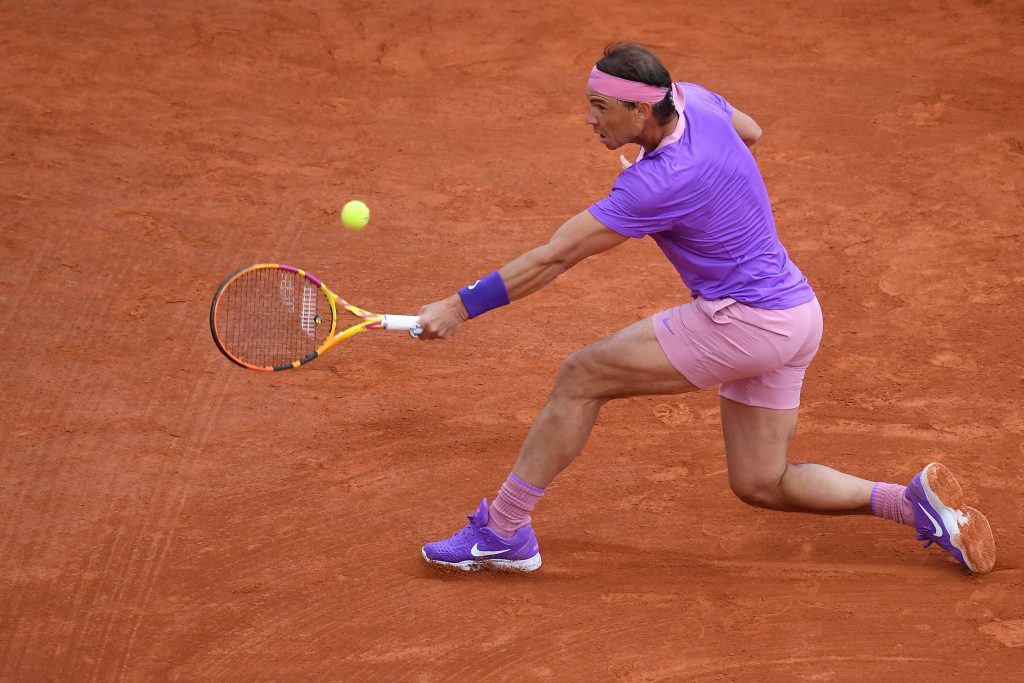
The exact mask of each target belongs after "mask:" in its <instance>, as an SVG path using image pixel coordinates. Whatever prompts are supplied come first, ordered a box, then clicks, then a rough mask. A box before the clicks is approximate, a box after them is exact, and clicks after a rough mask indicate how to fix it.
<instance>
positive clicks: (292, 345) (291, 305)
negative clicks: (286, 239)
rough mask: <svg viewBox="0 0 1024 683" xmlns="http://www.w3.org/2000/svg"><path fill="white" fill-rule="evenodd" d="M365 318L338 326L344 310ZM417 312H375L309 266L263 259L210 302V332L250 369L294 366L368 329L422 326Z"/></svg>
mask: <svg viewBox="0 0 1024 683" xmlns="http://www.w3.org/2000/svg"><path fill="white" fill-rule="evenodd" d="M341 309H343V310H345V311H348V312H349V313H351V314H352V315H354V316H356V317H357V318H360V321H359V322H358V323H356V324H354V325H352V326H351V327H347V328H345V329H343V330H341V331H340V332H339V331H337V329H338V327H339V323H341V324H342V325H344V323H345V321H344V320H339V316H340V315H342V310H341ZM419 320H420V319H419V317H418V316H415V315H384V314H379V313H370V312H369V311H365V310H363V309H361V308H359V307H358V306H353V305H352V304H350V303H349V302H347V301H345V300H344V299H342V298H341V297H340V296H338V295H337V294H335V293H334V292H332V291H331V290H329V289H327V286H326V285H325V284H324V283H323V282H321V281H320V280H318V279H317V278H315V277H313V276H312V275H310V274H309V273H307V272H305V271H304V270H300V269H299V268H294V267H292V266H282V265H279V264H276V263H260V264H257V265H255V266H249V267H248V268H242V269H241V270H240V271H238V272H237V273H235V274H234V275H232V276H231V277H229V278H228V279H227V280H225V281H224V283H223V284H221V286H220V287H218V288H217V293H216V294H214V295H213V303H212V304H211V305H210V331H211V332H212V333H213V341H214V342H215V343H216V344H217V348H218V349H220V350H221V351H222V352H223V353H224V355H225V356H227V357H228V358H230V359H231V360H232V361H234V362H235V363H238V364H239V365H241V366H242V367H243V368H249V369H250V370H266V371H273V370H290V369H291V368H297V367H299V366H300V365H305V364H306V363H308V362H309V361H311V360H313V359H314V358H316V357H317V356H319V355H321V354H322V353H324V352H325V351H327V349H329V348H331V347H332V346H334V345H335V344H337V343H338V342H340V341H343V340H345V339H348V338H349V337H352V336H355V335H357V334H359V333H360V332H364V331H366V330H408V331H409V334H411V335H412V336H414V337H416V336H419V333H420V332H421V331H422V329H421V328H420V325H419Z"/></svg>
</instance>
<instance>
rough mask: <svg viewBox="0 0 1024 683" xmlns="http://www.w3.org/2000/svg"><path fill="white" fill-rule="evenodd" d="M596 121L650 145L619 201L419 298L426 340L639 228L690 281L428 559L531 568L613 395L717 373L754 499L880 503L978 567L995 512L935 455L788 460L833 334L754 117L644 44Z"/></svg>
mask: <svg viewBox="0 0 1024 683" xmlns="http://www.w3.org/2000/svg"><path fill="white" fill-rule="evenodd" d="M587 98H588V99H589V102H590V107H589V109H588V111H587V116H586V122H587V124H588V125H590V126H591V127H592V128H593V129H594V132H595V133H596V134H597V136H598V138H599V139H600V141H601V142H602V143H603V144H604V145H605V146H606V147H607V148H608V149H618V148H620V147H622V146H623V145H626V144H630V143H635V144H638V145H640V147H641V151H640V156H639V158H638V160H637V161H636V163H633V164H629V162H627V161H626V160H625V159H624V158H622V163H623V167H624V168H623V171H622V173H621V174H620V175H619V177H618V179H617V180H616V182H615V184H614V185H613V187H612V189H611V192H610V193H609V195H608V196H607V197H605V198H604V199H601V200H600V201H598V202H596V203H595V204H593V205H592V206H590V208H589V209H587V210H586V211H583V212H582V213H580V214H578V215H577V216H574V217H573V218H570V219H569V220H568V221H567V222H566V223H565V224H564V225H562V227H561V228H559V229H558V230H557V231H556V232H555V233H554V235H553V236H552V237H551V239H550V241H549V242H548V243H547V244H542V245H540V246H538V247H536V248H534V249H532V250H530V251H528V252H526V253H524V254H522V255H521V256H519V257H518V258H516V259H514V260H512V261H511V262H509V263H507V264H506V265H504V266H502V267H501V268H500V269H499V270H497V271H495V272H493V273H491V274H489V275H487V276H486V277H483V278H481V279H479V280H477V281H476V282H474V283H473V284H471V285H469V286H468V287H464V288H463V289H461V290H459V292H458V293H456V294H453V295H452V296H450V297H448V298H447V299H444V300H441V301H437V302H434V303H432V304H429V305H427V306H425V307H423V309H422V310H421V311H420V315H421V316H422V320H421V324H422V326H423V334H422V335H421V337H420V338H421V339H446V338H449V337H451V336H452V335H454V334H455V333H456V332H457V331H458V330H459V328H460V327H461V325H462V324H463V323H464V322H465V321H466V320H467V319H469V318H475V317H477V316H479V315H482V314H483V313H486V312H487V311H489V310H491V309H494V308H496V307H498V306H503V305H505V304H508V303H509V302H510V301H514V300H516V299H520V298H522V297H525V296H527V295H528V294H531V293H533V292H535V291H537V290H538V289H540V288H541V287H544V286H545V285H547V284H548V283H550V282H551V281H553V280H554V279H555V278H556V277H558V276H559V275H561V274H562V273H564V272H565V271H566V270H568V269H569V268H571V267H572V266H574V265H576V264H577V263H579V262H580V261H582V260H583V259H585V258H587V257H588V256H592V255H594V254H598V253H601V252H604V251H608V250H609V249H612V248H614V247H616V246H618V245H619V244H621V243H623V242H625V241H626V240H627V239H629V238H642V237H646V236H649V237H651V238H652V239H654V241H655V242H656V243H657V244H658V246H659V247H661V249H662V251H663V252H664V254H665V256H666V257H667V258H668V260H669V261H670V262H671V263H672V265H673V266H675V268H676V270H677V271H678V272H679V275H680V276H681V278H682V280H683V283H684V284H685V285H686V286H687V287H688V288H689V290H690V297H689V300H688V301H687V302H686V303H683V304H682V305H679V306H676V307H673V308H669V309H667V310H664V311H661V312H660V313H657V314H655V315H653V316H651V317H649V318H646V319H644V320H641V321H639V322H636V323H634V324H632V325H630V326H629V327H626V328H625V329H623V330H621V331H619V332H617V333H616V334H614V335H612V336H611V337H609V338H608V339H605V340H603V341H601V342H598V343H595V344H591V345H589V346H586V347H584V348H582V349H579V350H577V351H575V352H574V353H572V354H571V355H570V356H569V357H568V358H567V359H566V360H565V362H564V363H563V364H562V367H561V369H560V370H559V372H558V376H557V377H556V379H555V386H554V388H553V390H552V392H551V395H550V396H549V398H548V402H547V404H546V405H545V407H544V409H543V410H542V411H541V413H540V415H539V416H538V417H537V419H536V421H535V422H534V424H533V426H532V427H531V429H530V432H529V435H528V436H527V437H526V441H525V442H524V444H523V446H522V449H521V450H520V452H519V458H518V460H517V461H516V464H515V467H514V468H513V470H512V472H511V473H510V474H509V476H508V479H507V480H506V481H505V482H504V483H503V484H502V486H501V489H500V491H499V492H498V494H497V497H496V498H495V499H494V502H493V503H492V504H490V505H489V504H488V501H487V499H486V498H484V499H483V500H482V501H481V502H480V505H479V507H478V508H477V510H476V512H475V513H474V514H472V515H470V516H469V524H467V525H466V526H465V527H464V528H463V529H462V530H460V531H458V532H457V533H456V534H454V535H453V536H452V537H450V538H448V539H446V540H442V541H437V542H435V543H428V544H427V545H425V546H424V547H423V550H422V552H423V557H424V558H425V559H426V560H427V562H430V563H432V564H436V565H442V566H448V567H457V568H460V569H463V570H477V569H497V570H511V571H532V570H535V569H537V568H538V567H539V566H540V564H541V557H540V550H539V547H538V543H537V537H536V535H535V533H534V531H533V527H532V526H531V524H530V519H531V517H530V515H531V512H532V511H533V509H534V506H535V505H536V504H537V502H538V501H539V500H540V498H541V496H543V495H544V491H545V489H546V488H547V486H548V485H549V484H550V483H551V481H552V480H553V479H554V478H555V477H556V476H557V475H558V473H559V472H561V471H562V470H563V469H565V468H566V467H567V466H568V465H569V464H570V463H571V462H572V461H573V460H574V459H575V458H576V456H577V455H578V454H579V453H580V451H581V450H582V449H583V446H584V444H585V443H586V441H587V439H588V438H589V436H590V432H591V430H592V428H593V425H594V421H595V419H596V418H597V414H598V411H599V410H600V409H601V406H603V405H604V404H605V403H607V402H608V401H610V400H611V399H616V398H625V397H629V396H640V395H645V394H679V393H684V392H690V391H698V390H701V389H707V388H709V387H712V386H714V385H719V387H720V388H719V394H720V398H719V401H720V411H721V419H722V429H723V433H724V435H725V451H726V457H727V461H728V468H729V484H730V486H731V487H732V490H733V491H734V492H735V494H736V495H737V496H738V497H739V498H740V499H741V500H743V501H745V502H746V503H748V504H750V505H753V506H757V507H762V508H768V509H772V510H785V511H796V512H812V513H819V514H825V515H844V514H861V515H869V514H874V515H876V516H879V517H883V518H885V519H890V520H893V521H896V522H900V523H903V524H907V525H909V526H912V527H914V528H915V529H916V530H917V533H918V538H919V539H920V540H926V541H928V543H927V544H926V545H925V547H927V546H928V545H931V543H932V542H935V543H938V544H939V545H940V546H941V547H942V548H944V549H945V550H946V551H947V552H949V553H950V554H951V555H952V556H953V557H955V558H956V559H957V560H958V561H959V562H960V563H961V564H962V565H963V566H964V567H966V568H967V570H969V571H971V572H975V573H984V572H987V571H989V570H990V569H991V568H992V565H993V564H994V562H995V541H994V539H993V537H992V531H991V529H990V528H989V524H988V521H987V520H986V519H985V517H984V516H983V515H982V514H981V513H980V512H978V511H977V510H975V509H973V508H970V507H966V506H965V504H964V499H963V494H962V492H961V490H960V487H959V485H958V484H957V482H956V480H955V479H954V478H953V475H952V474H951V473H950V471H949V470H948V469H947V468H945V467H944V466H943V465H941V464H938V463H932V464H930V465H928V466H927V467H925V468H924V469H923V470H922V471H921V472H920V473H918V474H917V475H915V476H914V477H913V479H912V480H911V481H910V482H909V484H908V485H907V486H901V485H898V484H891V483H882V482H872V481H868V480H865V479H860V478H857V477H854V476H851V475H849V474H844V473H842V472H839V471H837V470H834V469H831V468H829V467H826V466H824V465H815V464H809V463H791V462H788V461H787V459H786V451H787V449H788V447H789V443H790V439H791V438H792V436H793V433H794V431H795V429H796V423H797V413H798V411H799V405H800V388H801V385H802V383H803V378H804V373H805V371H806V370H807V366H808V364H810V362H811V360H812V359H813V358H814V355H815V353H816V352H817V350H818V345H819V343H820V341H821V335H822V316H821V308H820V307H819V305H818V300H817V298H816V297H815V293H814V290H813V289H812V288H811V286H810V285H809V284H808V282H807V278H806V277H804V275H803V274H802V273H801V272H800V270H799V269H798V268H797V266H796V265H795V264H794V263H793V261H792V260H791V259H790V258H789V255H788V254H787V252H786V250H785V248H783V246H782V244H781V242H780V241H779V236H778V234H777V232H776V228H775V222H774V219H773V217H772V211H771V206H770V204H769V201H768V193H767V191H766V189H765V185H764V181H763V180H762V178H761V174H760V172H759V170H758V168H757V164H756V162H755V161H754V157H753V156H752V155H751V153H750V151H749V147H750V146H751V145H753V144H754V143H755V142H757V140H758V139H759V138H760V137H761V128H760V127H759V126H758V125H757V123H755V122H754V120H753V119H752V118H751V117H749V116H747V115H746V114H744V113H743V112H741V111H740V110H739V109H736V108H735V107H733V106H732V105H731V104H729V102H727V101H726V100H724V99H723V98H722V97H720V96H719V95H716V94H715V93H713V92H710V91H708V90H706V89H704V88H702V87H700V86H699V85H695V84H692V83H674V82H673V81H672V79H671V78H670V76H669V73H668V71H666V70H665V67H664V66H663V65H662V63H661V62H660V60H659V59H658V58H657V57H656V56H655V55H653V54H652V53H651V52H650V51H648V50H647V49H646V48H644V47H642V46H639V45H636V44H632V43H618V44H613V45H610V46H608V47H607V48H606V50H605V53H604V56H603V57H602V58H601V60H600V61H598V62H597V64H596V66H595V67H594V69H593V70H592V71H591V72H590V78H589V81H588V87H587Z"/></svg>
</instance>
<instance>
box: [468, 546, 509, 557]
mask: <svg viewBox="0 0 1024 683" xmlns="http://www.w3.org/2000/svg"><path fill="white" fill-rule="evenodd" d="M509 550H511V548H505V549H504V550H480V547H479V544H478V543H474V544H473V547H472V548H470V549H469V554H470V555H472V556H473V557H490V556H491V555H501V554H502V553H507V552H508V551H509Z"/></svg>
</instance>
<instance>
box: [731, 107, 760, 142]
mask: <svg viewBox="0 0 1024 683" xmlns="http://www.w3.org/2000/svg"><path fill="white" fill-rule="evenodd" d="M732 126H733V128H735V129H736V133H738V134H739V136H740V139H741V140H743V142H744V143H745V144H746V145H747V147H753V146H754V143H755V142H757V141H758V140H760V139H761V126H759V125H757V121H755V120H754V119H752V118H750V117H749V116H747V115H746V114H744V113H743V112H741V111H740V110H739V109H736V108H735V107H733V109H732Z"/></svg>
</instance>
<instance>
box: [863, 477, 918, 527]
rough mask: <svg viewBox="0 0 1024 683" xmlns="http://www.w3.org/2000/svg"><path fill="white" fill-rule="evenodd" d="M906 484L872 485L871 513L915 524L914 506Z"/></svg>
mask: <svg viewBox="0 0 1024 683" xmlns="http://www.w3.org/2000/svg"><path fill="white" fill-rule="evenodd" d="M906 490H907V487H906V486H900V485H899V484H885V483H882V482H878V483H876V484H875V485H874V486H872V487H871V514H873V515H875V516H876V517H881V518H882V519H891V520H892V521H894V522H899V523H900V524H909V525H910V526H914V506H913V505H911V503H910V499H909V498H907V496H906Z"/></svg>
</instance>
